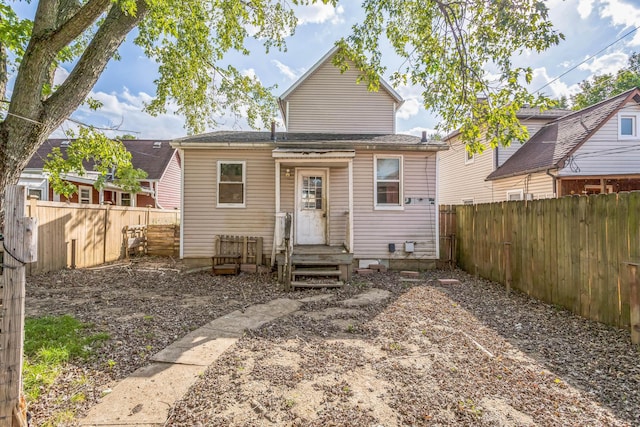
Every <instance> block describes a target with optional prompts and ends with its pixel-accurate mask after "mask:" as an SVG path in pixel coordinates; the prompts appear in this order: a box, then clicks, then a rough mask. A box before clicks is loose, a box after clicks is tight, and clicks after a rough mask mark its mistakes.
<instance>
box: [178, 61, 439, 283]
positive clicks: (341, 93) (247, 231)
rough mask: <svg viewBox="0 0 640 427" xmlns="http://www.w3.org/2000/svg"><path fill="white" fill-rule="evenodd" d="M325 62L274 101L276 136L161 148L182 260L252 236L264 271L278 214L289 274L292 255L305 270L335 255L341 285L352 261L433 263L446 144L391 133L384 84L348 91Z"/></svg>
mask: <svg viewBox="0 0 640 427" xmlns="http://www.w3.org/2000/svg"><path fill="white" fill-rule="evenodd" d="M334 53H335V49H332V50H331V51H330V52H329V53H327V54H326V55H325V56H324V57H323V58H322V59H321V60H320V61H319V62H317V63H316V64H315V65H314V66H313V67H311V68H310V69H309V71H308V72H307V73H306V74H305V75H304V76H302V77H301V78H300V79H299V80H298V81H297V82H296V83H295V84H294V85H293V86H292V87H291V88H290V89H288V90H287V91H286V92H285V93H284V94H283V95H282V96H281V97H280V99H279V105H280V109H281V112H282V116H283V121H284V124H285V127H286V132H275V130H273V131H271V132H233V131H224V132H213V133H208V134H203V135H196V136H190V137H186V138H181V139H178V140H175V141H173V142H172V144H173V146H174V147H176V148H178V149H179V150H180V152H181V155H182V156H181V158H182V160H183V180H182V183H183V192H182V194H183V200H182V209H183V211H182V212H183V214H182V228H181V230H182V231H181V232H182V236H181V239H182V242H181V243H182V244H181V257H182V258H183V259H185V260H187V261H188V262H191V263H194V264H196V263H198V264H205V263H210V262H211V256H212V255H214V252H215V246H214V238H215V236H216V235H241V236H242V235H244V236H256V237H262V239H263V242H264V243H263V245H264V247H263V250H262V253H263V254H264V257H263V260H261V261H262V262H263V263H264V264H267V265H268V264H274V263H278V264H281V263H282V255H281V254H282V253H283V251H284V249H285V246H284V241H283V237H284V218H285V217H286V216H287V214H288V215H290V217H291V218H292V221H291V223H292V227H291V228H292V230H291V244H292V253H293V255H292V256H293V264H294V273H293V274H295V271H296V270H295V264H296V259H298V260H299V263H300V264H303V262H302V261H301V259H302V258H301V257H302V255H303V254H304V256H305V257H306V258H305V259H306V260H307V261H308V264H309V265H319V264H320V260H321V259H322V260H325V261H328V260H330V259H332V256H333V257H334V258H335V259H338V258H339V259H340V260H339V261H336V263H338V264H342V265H341V268H342V269H341V270H340V271H341V274H340V276H341V277H342V278H343V279H348V277H349V274H350V271H351V266H352V265H356V266H357V265H358V264H361V265H362V264H364V265H368V263H381V264H385V265H387V266H388V267H390V268H400V267H402V268H404V267H405V266H411V267H415V268H429V267H432V266H434V264H435V260H436V259H437V257H438V227H437V195H436V189H437V179H438V178H437V162H436V154H437V152H438V151H440V150H444V149H446V148H447V146H446V145H445V144H440V143H430V142H427V141H426V140H424V139H421V138H419V137H415V136H410V135H399V134H396V133H395V121H396V120H395V114H396V111H397V109H398V108H399V107H400V106H401V105H402V102H403V101H402V99H401V97H400V96H399V95H398V94H397V93H396V92H395V91H394V90H393V89H392V88H391V87H390V86H389V85H388V84H387V83H386V82H381V87H380V90H379V91H378V92H369V91H368V90H367V88H366V85H359V84H356V78H357V76H358V73H357V72H356V71H355V70H354V69H353V67H352V69H350V70H349V71H347V72H345V73H340V71H339V70H338V69H337V68H335V67H334V66H333V65H332V64H331V58H332V57H333V54H334ZM332 254H333V255H332ZM296 256H298V257H299V258H296ZM280 267H281V265H279V268H280Z"/></svg>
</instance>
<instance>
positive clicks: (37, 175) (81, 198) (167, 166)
mask: <svg viewBox="0 0 640 427" xmlns="http://www.w3.org/2000/svg"><path fill="white" fill-rule="evenodd" d="M69 142H70V141H69V140H68V139H49V140H47V141H45V142H44V144H42V145H41V146H40V147H39V148H38V151H37V152H36V154H34V155H33V157H31V159H30V160H29V163H28V164H27V167H26V168H25V169H24V171H23V173H22V174H21V175H20V182H19V183H20V185H24V186H26V187H27V192H28V193H27V194H28V195H29V196H36V197H38V198H39V199H40V200H50V201H66V200H67V199H66V198H65V197H64V196H61V195H59V194H55V193H54V191H53V189H52V188H51V187H50V186H49V180H48V178H47V176H46V174H45V173H44V172H43V170H42V169H43V166H44V162H45V160H46V159H47V155H48V154H49V153H50V152H51V150H52V148H54V147H60V149H61V150H62V151H63V152H64V150H65V147H66V146H68V145H69ZM122 143H123V144H124V146H125V147H126V149H127V151H129V152H130V153H131V163H132V164H133V167H135V168H139V169H142V170H144V171H145V172H146V173H147V177H146V178H145V179H143V180H141V181H140V185H141V187H142V191H140V192H139V193H137V194H131V193H129V192H126V191H123V189H122V188H120V187H118V186H117V185H115V184H113V183H112V182H109V181H107V183H106V185H105V186H104V188H103V189H102V190H100V191H98V190H96V189H95V188H94V187H93V184H94V183H95V181H96V178H97V175H96V173H95V172H92V171H91V170H87V173H86V174H85V175H84V176H79V175H75V174H74V175H69V176H67V177H65V178H66V179H67V181H69V182H71V183H73V184H75V185H77V187H78V192H77V193H75V194H74V195H72V196H71V198H70V199H69V202H71V203H81V204H112V205H119V206H140V207H146V206H150V207H154V208H163V209H177V208H179V207H180V189H181V188H180V179H181V172H180V170H181V159H180V157H179V153H178V151H177V150H176V149H174V148H172V147H171V145H170V144H169V142H168V141H158V140H124V141H122ZM90 167H91V165H86V168H87V169H88V168H90Z"/></svg>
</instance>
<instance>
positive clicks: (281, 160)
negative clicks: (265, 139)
mask: <svg viewBox="0 0 640 427" xmlns="http://www.w3.org/2000/svg"><path fill="white" fill-rule="evenodd" d="M272 157H273V158H274V159H275V178H276V180H275V181H276V188H275V197H276V200H275V205H276V227H275V230H274V242H273V253H272V258H271V259H272V260H273V262H277V264H278V280H279V281H280V282H281V283H289V282H291V283H292V287H293V288H295V287H305V286H316V285H317V286H319V287H328V286H340V285H341V283H343V282H344V281H347V280H350V275H351V262H352V260H353V158H354V157H355V150H353V149H331V148H325V147H322V148H315V149H314V148H308V147H306V148H295V147H285V148H283V147H278V148H276V149H275V150H273V152H272ZM287 249H288V251H287ZM302 278H326V279H334V281H333V282H328V281H322V282H319V281H317V280H313V281H309V282H303V281H302V280H301V279H302ZM336 280H339V281H336Z"/></svg>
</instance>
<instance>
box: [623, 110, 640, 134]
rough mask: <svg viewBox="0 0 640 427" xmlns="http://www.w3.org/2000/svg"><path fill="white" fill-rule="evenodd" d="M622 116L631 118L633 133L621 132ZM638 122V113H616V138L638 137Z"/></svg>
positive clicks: (639, 121)
mask: <svg viewBox="0 0 640 427" xmlns="http://www.w3.org/2000/svg"><path fill="white" fill-rule="evenodd" d="M623 118H630V119H633V135H623V134H622V119H623ZM638 123H640V113H631V112H629V113H625V112H620V113H619V114H618V139H640V136H639V135H638Z"/></svg>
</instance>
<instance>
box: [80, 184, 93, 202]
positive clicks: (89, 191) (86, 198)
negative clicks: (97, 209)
mask: <svg viewBox="0 0 640 427" xmlns="http://www.w3.org/2000/svg"><path fill="white" fill-rule="evenodd" d="M78 203H80V204H81V205H90V204H92V203H93V187H89V186H86V185H79V186H78Z"/></svg>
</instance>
